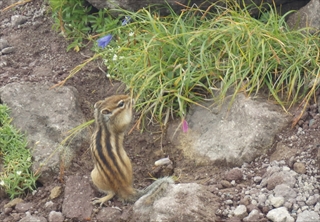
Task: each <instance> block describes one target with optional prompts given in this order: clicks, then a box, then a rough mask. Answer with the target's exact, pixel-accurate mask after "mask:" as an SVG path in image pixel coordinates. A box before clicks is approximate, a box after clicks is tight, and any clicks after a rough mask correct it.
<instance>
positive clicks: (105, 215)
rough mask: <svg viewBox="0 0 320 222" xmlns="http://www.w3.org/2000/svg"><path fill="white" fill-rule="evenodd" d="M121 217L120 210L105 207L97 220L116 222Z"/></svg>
mask: <svg viewBox="0 0 320 222" xmlns="http://www.w3.org/2000/svg"><path fill="white" fill-rule="evenodd" d="M119 215H121V212H120V210H119V209H116V208H112V207H104V208H102V209H101V210H100V211H99V212H98V214H97V219H98V221H100V222H113V221H116V220H117V218H119Z"/></svg>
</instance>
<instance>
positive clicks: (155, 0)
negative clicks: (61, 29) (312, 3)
mask: <svg viewBox="0 0 320 222" xmlns="http://www.w3.org/2000/svg"><path fill="white" fill-rule="evenodd" d="M217 1H218V0H211V1H203V0H192V1H188V0H178V1H175V0H167V1H159V0H139V1H137V0H112V1H105V0H88V2H90V3H91V4H92V5H93V6H95V7H96V8H109V9H114V8H119V7H120V8H124V9H127V10H133V11H137V10H139V9H142V8H143V7H148V6H150V5H158V6H160V8H161V7H163V6H164V5H167V4H169V5H170V7H172V8H173V9H174V10H175V11H180V10H181V9H182V8H185V7H182V5H186V6H189V7H192V6H193V7H200V8H202V9H207V8H208V6H209V3H214V2H217ZM244 2H245V3H246V4H247V5H249V4H250V5H251V4H255V5H258V6H261V5H262V4H263V3H268V4H272V3H273V4H275V5H276V6H278V7H279V12H281V13H282V14H284V13H286V12H287V11H289V10H294V9H299V8H300V7H302V6H303V5H305V4H306V3H307V2H306V1H304V0H300V1H299V0H296V1H292V0H291V1H290V0H274V1H271V0H266V1H261V0H253V1H251V0H245V1H244ZM178 3H179V4H178ZM165 12H167V11H165ZM251 13H252V15H253V16H256V15H258V14H259V13H258V10H257V9H256V10H252V12H251Z"/></svg>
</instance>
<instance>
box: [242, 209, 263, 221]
mask: <svg viewBox="0 0 320 222" xmlns="http://www.w3.org/2000/svg"><path fill="white" fill-rule="evenodd" d="M259 217H260V212H259V211H258V210H256V209H254V210H252V211H251V212H250V213H249V215H248V216H247V217H245V218H243V221H244V222H251V221H259Z"/></svg>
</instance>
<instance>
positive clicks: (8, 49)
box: [1, 47, 16, 55]
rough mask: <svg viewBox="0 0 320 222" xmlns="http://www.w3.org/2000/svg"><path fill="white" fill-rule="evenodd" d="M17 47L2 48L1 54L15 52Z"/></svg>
mask: <svg viewBox="0 0 320 222" xmlns="http://www.w3.org/2000/svg"><path fill="white" fill-rule="evenodd" d="M15 50H16V49H15V47H7V48H4V49H2V50H1V54H3V55H6V54H10V53H13V52H14V51H15Z"/></svg>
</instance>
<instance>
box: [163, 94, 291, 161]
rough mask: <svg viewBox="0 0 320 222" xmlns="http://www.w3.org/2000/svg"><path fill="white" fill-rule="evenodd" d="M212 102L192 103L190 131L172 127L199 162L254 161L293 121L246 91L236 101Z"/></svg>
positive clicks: (174, 139)
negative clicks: (216, 105) (289, 122)
mask: <svg viewBox="0 0 320 222" xmlns="http://www.w3.org/2000/svg"><path fill="white" fill-rule="evenodd" d="M210 105H212V104H210V103H208V104H204V106H207V107H208V108H207V109H205V108H203V107H200V106H194V107H191V109H190V112H189V115H188V116H187V122H188V123H189V129H188V131H187V132H186V133H184V132H182V130H181V129H180V128H178V126H177V125H175V124H173V125H171V126H170V127H169V128H168V137H169V139H170V140H171V142H172V143H174V144H175V145H176V146H177V147H179V148H181V149H182V150H183V151H184V153H185V155H187V156H189V157H190V158H192V159H195V160H196V162H197V163H198V164H201V163H207V162H208V161H210V162H212V163H215V164H225V165H228V166H241V165H242V164H243V163H244V162H250V161H253V160H254V159H255V158H256V157H258V156H260V155H262V154H264V153H266V152H267V150H268V149H269V148H270V147H271V145H272V144H273V141H274V136H275V135H276V134H277V133H278V132H280V130H281V129H283V128H284V127H285V126H287V125H288V121H289V120H288V118H287V115H286V114H285V113H284V112H283V110H282V109H281V108H279V107H278V106H276V105H274V104H271V103H268V102H265V101H257V100H254V99H251V98H248V97H245V96H244V95H243V94H238V95H237V96H236V98H235V99H234V101H233V102H232V103H230V99H229V100H228V99H227V100H226V101H225V102H224V104H222V106H221V108H218V107H215V108H213V107H212V106H210Z"/></svg>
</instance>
